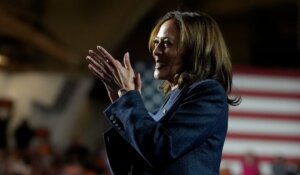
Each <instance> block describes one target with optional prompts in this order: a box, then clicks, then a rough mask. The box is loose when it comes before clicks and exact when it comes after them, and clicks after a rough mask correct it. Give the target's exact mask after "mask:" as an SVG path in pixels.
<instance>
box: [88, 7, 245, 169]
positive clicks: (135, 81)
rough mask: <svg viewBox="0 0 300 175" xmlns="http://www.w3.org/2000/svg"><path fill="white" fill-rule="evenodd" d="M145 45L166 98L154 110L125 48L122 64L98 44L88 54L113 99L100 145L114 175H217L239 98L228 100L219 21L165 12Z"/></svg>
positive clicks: (225, 54)
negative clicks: (148, 106) (144, 97)
mask: <svg viewBox="0 0 300 175" xmlns="http://www.w3.org/2000/svg"><path fill="white" fill-rule="evenodd" d="M149 50H150V52H151V53H152V55H153V58H154V62H155V70H154V77H155V78H156V79H159V80H164V84H163V90H164V92H165V93H166V96H167V98H166V101H165V103H164V104H163V105H162V106H161V108H160V109H158V110H157V112H155V113H153V114H151V113H149V112H148V111H147V109H146V107H145V105H144V103H143V100H142V96H141V87H142V83H141V82H142V81H141V77H140V75H139V74H136V73H134V71H133V69H132V67H131V63H130V59H129V53H126V54H125V55H124V64H121V63H120V62H119V61H118V60H117V59H115V58H113V57H112V56H111V55H110V54H109V53H108V52H107V51H106V50H105V49H104V48H103V47H100V46H97V49H96V50H95V51H93V50H90V51H89V55H88V56H87V57H86V59H87V61H88V67H89V69H90V70H91V72H93V73H94V74H95V75H96V76H97V77H98V78H100V80H102V82H103V83H104V85H105V87H106V89H107V92H108V94H109V96H110V99H111V102H112V104H111V105H110V106H109V107H108V108H107V109H106V110H105V111H104V114H105V116H106V117H107V118H108V120H109V121H110V122H111V125H112V128H111V129H110V130H109V131H108V132H106V133H105V143H106V151H107V156H108V160H109V163H110V166H111V170H112V172H113V174H116V175H123V174H132V175H173V174H185V175H196V174H205V175H217V174H219V168H220V161H221V155H222V149H223V144H224V140H225V136H226V133H227V122H228V104H230V105H237V104H238V103H239V100H240V99H239V98H236V99H229V98H228V94H229V93H230V90H231V80H232V77H231V62H230V59H229V54H228V50H227V48H226V45H225V42H224V40H223V37H222V34H221V32H220V30H219V27H218V25H217V23H216V22H215V21H214V20H213V19H212V18H211V17H209V16H208V15H207V14H204V13H195V12H179V11H174V12H169V13H167V14H166V15H165V16H163V17H162V18H161V19H160V20H159V21H158V23H157V24H156V26H155V27H154V29H153V30H152V33H151V36H150V39H149Z"/></svg>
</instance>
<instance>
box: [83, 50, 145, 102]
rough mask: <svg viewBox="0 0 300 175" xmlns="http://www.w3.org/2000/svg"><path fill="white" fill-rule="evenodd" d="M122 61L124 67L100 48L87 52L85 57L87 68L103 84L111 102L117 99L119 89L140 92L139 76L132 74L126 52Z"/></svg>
mask: <svg viewBox="0 0 300 175" xmlns="http://www.w3.org/2000/svg"><path fill="white" fill-rule="evenodd" d="M123 59H124V66H123V65H122V64H121V63H120V62H119V61H118V60H116V59H115V58H113V57H112V56H111V54H110V53H108V52H107V51H106V50H105V49H104V48H103V47H101V46H97V48H96V50H89V54H88V56H87V57H86V60H87V62H88V68H89V69H90V71H91V72H92V73H93V74H95V75H96V76H97V77H98V78H99V79H100V80H101V81H102V82H103V83H104V85H105V87H106V89H107V91H108V94H109V96H110V99H111V101H115V100H116V99H117V98H118V96H117V93H118V91H119V90H120V89H123V90H126V91H130V90H138V91H140V92H141V87H142V83H141V78H140V74H135V73H134V70H133V69H132V66H131V63H130V58H129V53H128V52H127V53H125V55H124V58H123Z"/></svg>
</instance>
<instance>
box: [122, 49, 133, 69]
mask: <svg viewBox="0 0 300 175" xmlns="http://www.w3.org/2000/svg"><path fill="white" fill-rule="evenodd" d="M124 66H125V68H126V69H127V70H130V71H133V69H132V67H131V63H130V58H129V52H126V53H125V55H124Z"/></svg>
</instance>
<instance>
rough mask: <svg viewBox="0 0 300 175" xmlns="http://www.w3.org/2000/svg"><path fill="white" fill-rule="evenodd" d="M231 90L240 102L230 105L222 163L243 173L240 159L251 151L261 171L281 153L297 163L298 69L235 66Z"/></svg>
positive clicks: (299, 152)
mask: <svg viewBox="0 0 300 175" xmlns="http://www.w3.org/2000/svg"><path fill="white" fill-rule="evenodd" d="M234 70H235V71H234V76H233V94H238V95H240V96H242V103H241V104H240V105H239V106H237V107H230V112H229V126H228V134H227V138H226V141H225V145H224V149H223V159H222V166H227V168H230V171H231V174H237V175H240V174H243V170H242V164H241V162H242V160H243V158H244V157H245V155H246V154H248V153H251V154H253V155H254V156H255V157H256V158H257V159H258V162H259V170H260V172H261V174H273V172H272V162H273V160H275V158H276V157H279V156H280V157H282V158H284V159H285V160H286V161H287V162H290V163H294V164H295V165H298V164H299V163H300V71H299V70H279V69H257V68H236V69H234Z"/></svg>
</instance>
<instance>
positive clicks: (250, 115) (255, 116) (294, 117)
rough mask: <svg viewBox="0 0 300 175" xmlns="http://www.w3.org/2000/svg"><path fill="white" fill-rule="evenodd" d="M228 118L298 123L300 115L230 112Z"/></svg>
mask: <svg viewBox="0 0 300 175" xmlns="http://www.w3.org/2000/svg"><path fill="white" fill-rule="evenodd" d="M229 117H230V118H251V119H272V120H290V121H296V122H299V121H300V114H278V113H257V112H239V111H232V110H231V111H230V112H229Z"/></svg>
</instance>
